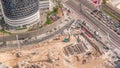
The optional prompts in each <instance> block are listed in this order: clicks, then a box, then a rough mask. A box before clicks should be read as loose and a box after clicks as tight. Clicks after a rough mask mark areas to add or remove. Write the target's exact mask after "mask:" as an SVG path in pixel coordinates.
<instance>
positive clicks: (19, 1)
mask: <svg viewBox="0 0 120 68" xmlns="http://www.w3.org/2000/svg"><path fill="white" fill-rule="evenodd" d="M1 4H2V7H1V8H2V13H3V17H4V20H5V23H7V24H8V25H10V26H13V27H21V26H22V27H23V26H24V27H26V26H28V25H32V24H36V23H39V21H40V13H39V0H1Z"/></svg>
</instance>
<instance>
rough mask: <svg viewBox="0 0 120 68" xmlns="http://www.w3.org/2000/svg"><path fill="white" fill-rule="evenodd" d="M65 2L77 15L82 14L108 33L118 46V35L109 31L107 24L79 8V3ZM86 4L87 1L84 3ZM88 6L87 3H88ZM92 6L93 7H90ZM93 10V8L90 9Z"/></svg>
mask: <svg viewBox="0 0 120 68" xmlns="http://www.w3.org/2000/svg"><path fill="white" fill-rule="evenodd" d="M66 3H67V4H68V5H69V6H70V7H71V8H72V9H73V10H74V11H76V13H78V15H80V14H82V15H83V16H85V18H87V19H89V20H90V21H91V22H90V23H93V24H94V25H96V26H97V27H98V28H100V29H101V30H102V31H103V32H107V33H109V36H110V38H111V40H112V41H113V42H115V43H116V44H117V45H118V46H120V37H119V36H118V35H116V34H115V33H114V32H113V31H111V30H110V29H109V28H107V26H105V25H103V24H102V22H100V21H98V20H97V19H95V18H93V17H92V16H91V15H90V14H88V13H86V12H85V10H82V12H81V9H80V5H76V4H75V3H74V2H73V1H72V0H69V1H66ZM86 4H87V3H86ZM88 6H89V5H88ZM91 8H94V7H91ZM92 10H93V9H92Z"/></svg>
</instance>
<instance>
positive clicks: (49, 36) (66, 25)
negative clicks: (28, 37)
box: [0, 20, 75, 49]
mask: <svg viewBox="0 0 120 68" xmlns="http://www.w3.org/2000/svg"><path fill="white" fill-rule="evenodd" d="M74 21H75V20H71V21H70V22H68V23H67V24H65V25H64V26H63V27H61V28H60V29H58V30H57V31H55V32H53V33H51V34H49V35H47V36H45V37H42V38H41V39H39V38H38V39H35V40H32V41H27V42H23V43H21V44H20V45H21V46H27V45H32V44H36V43H40V42H42V41H45V40H48V39H50V38H52V37H54V36H55V35H56V34H59V33H62V31H63V30H64V29H66V28H68V27H70V25H71V24H72V23H73V22H74ZM17 45H18V44H12V43H11V44H9V45H7V48H16V47H17ZM1 48H2V49H4V48H3V47H0V49H1ZM5 48H6V47H5Z"/></svg>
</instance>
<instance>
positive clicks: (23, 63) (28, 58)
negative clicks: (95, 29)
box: [0, 21, 116, 68]
mask: <svg viewBox="0 0 120 68" xmlns="http://www.w3.org/2000/svg"><path fill="white" fill-rule="evenodd" d="M80 23H81V22H80V21H76V22H75V23H73V24H72V25H71V26H68V27H67V28H66V29H65V30H64V31H63V32H62V33H60V34H57V35H56V36H54V37H53V38H51V39H49V40H46V41H43V42H40V43H38V44H33V45H29V46H23V47H21V48H14V49H9V50H8V51H1V52H0V66H1V67H0V68H114V63H113V62H111V61H113V59H112V58H111V56H112V57H113V56H116V55H115V54H114V53H113V52H112V51H111V50H109V49H107V48H105V49H102V48H100V47H99V46H98V45H97V44H96V43H97V41H95V40H94V37H93V36H92V34H91V33H89V32H87V29H85V28H83V26H81V24H80ZM114 59H116V58H114ZM2 66H3V67H2Z"/></svg>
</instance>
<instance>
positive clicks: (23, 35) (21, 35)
mask: <svg viewBox="0 0 120 68" xmlns="http://www.w3.org/2000/svg"><path fill="white" fill-rule="evenodd" d="M61 19H62V18H61ZM61 19H59V20H58V21H57V22H55V23H53V24H51V25H48V26H46V27H43V28H41V29H38V30H34V31H30V32H26V33H19V34H12V35H10V36H3V37H0V42H3V41H14V40H16V35H18V38H19V39H23V38H31V37H35V36H38V35H40V34H44V33H46V32H48V31H50V30H51V29H54V28H56V26H58V25H59V24H61V22H60V20H61Z"/></svg>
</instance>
